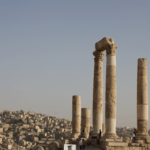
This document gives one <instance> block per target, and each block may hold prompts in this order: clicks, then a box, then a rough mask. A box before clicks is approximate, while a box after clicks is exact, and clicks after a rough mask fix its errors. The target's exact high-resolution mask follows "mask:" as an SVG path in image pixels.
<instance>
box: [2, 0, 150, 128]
mask: <svg viewBox="0 0 150 150" xmlns="http://www.w3.org/2000/svg"><path fill="white" fill-rule="evenodd" d="M103 37H112V38H114V40H115V43H116V44H117V45H118V49H117V126H129V127H133V126H134V127H136V80H137V59H138V58H142V57H145V58H147V63H148V73H149V72H150V45H149V43H150V1H149V0H124V1H123V0H122V1H120V0H114V1H112V0H105V1H102V0H82V1H81V0H76V1H70V0H55V1H52V0H32V1H31V0H24V1H20V0H13V1H11V0H9V1H8V0H7V1H6V0H1V1H0V41H1V42H0V43H1V44H0V103H1V104H0V110H1V111H2V110H5V109H8V110H11V111H14V110H21V109H23V110H25V111H28V110H29V108H30V110H31V111H34V112H38V113H45V114H47V115H51V116H56V117H58V118H66V119H68V118H69V119H71V114H72V112H71V111H72V110H71V109H72V95H81V100H82V107H87V108H91V112H92V99H93V98H92V94H93V70H94V59H93V58H94V56H93V55H92V52H93V51H94V50H95V46H94V45H95V43H96V42H97V41H99V40H101V39H102V38H103ZM105 67H106V56H105V57H104V93H105V72H106V69H105ZM148 78H150V76H149V74H148ZM149 85H150V82H149ZM149 93H150V90H149ZM104 100H105V94H104ZM104 104H105V103H104ZM104 108H105V106H104ZM149 108H150V107H149ZM103 112H105V111H104V110H103ZM91 116H92V115H91ZM149 125H150V118H149ZM149 127H150V126H149Z"/></svg>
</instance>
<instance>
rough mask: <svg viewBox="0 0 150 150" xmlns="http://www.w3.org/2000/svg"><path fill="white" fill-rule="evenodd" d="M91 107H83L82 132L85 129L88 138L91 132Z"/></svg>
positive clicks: (85, 135)
mask: <svg viewBox="0 0 150 150" xmlns="http://www.w3.org/2000/svg"><path fill="white" fill-rule="evenodd" d="M90 115H91V110H90V108H82V109H81V132H83V130H84V137H85V138H88V137H89V133H90Z"/></svg>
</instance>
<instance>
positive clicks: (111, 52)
mask: <svg viewBox="0 0 150 150" xmlns="http://www.w3.org/2000/svg"><path fill="white" fill-rule="evenodd" d="M117 48H118V45H116V44H111V45H110V47H109V48H108V49H107V50H106V53H107V55H116V50H117Z"/></svg>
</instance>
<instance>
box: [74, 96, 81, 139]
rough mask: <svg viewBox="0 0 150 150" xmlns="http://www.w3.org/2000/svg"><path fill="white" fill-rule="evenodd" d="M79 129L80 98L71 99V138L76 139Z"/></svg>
mask: <svg viewBox="0 0 150 150" xmlns="http://www.w3.org/2000/svg"><path fill="white" fill-rule="evenodd" d="M80 128H81V96H79V95H74V96H73V97H72V138H78V137H79V135H80Z"/></svg>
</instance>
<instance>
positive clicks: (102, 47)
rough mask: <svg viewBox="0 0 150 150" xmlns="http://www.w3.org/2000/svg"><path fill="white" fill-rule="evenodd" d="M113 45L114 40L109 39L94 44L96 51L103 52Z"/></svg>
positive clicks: (105, 38)
mask: <svg viewBox="0 0 150 150" xmlns="http://www.w3.org/2000/svg"><path fill="white" fill-rule="evenodd" d="M112 44H114V39H113V38H109V37H104V38H102V39H101V40H100V41H98V42H97V43H95V50H96V51H103V50H106V49H109V48H110V45H112Z"/></svg>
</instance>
